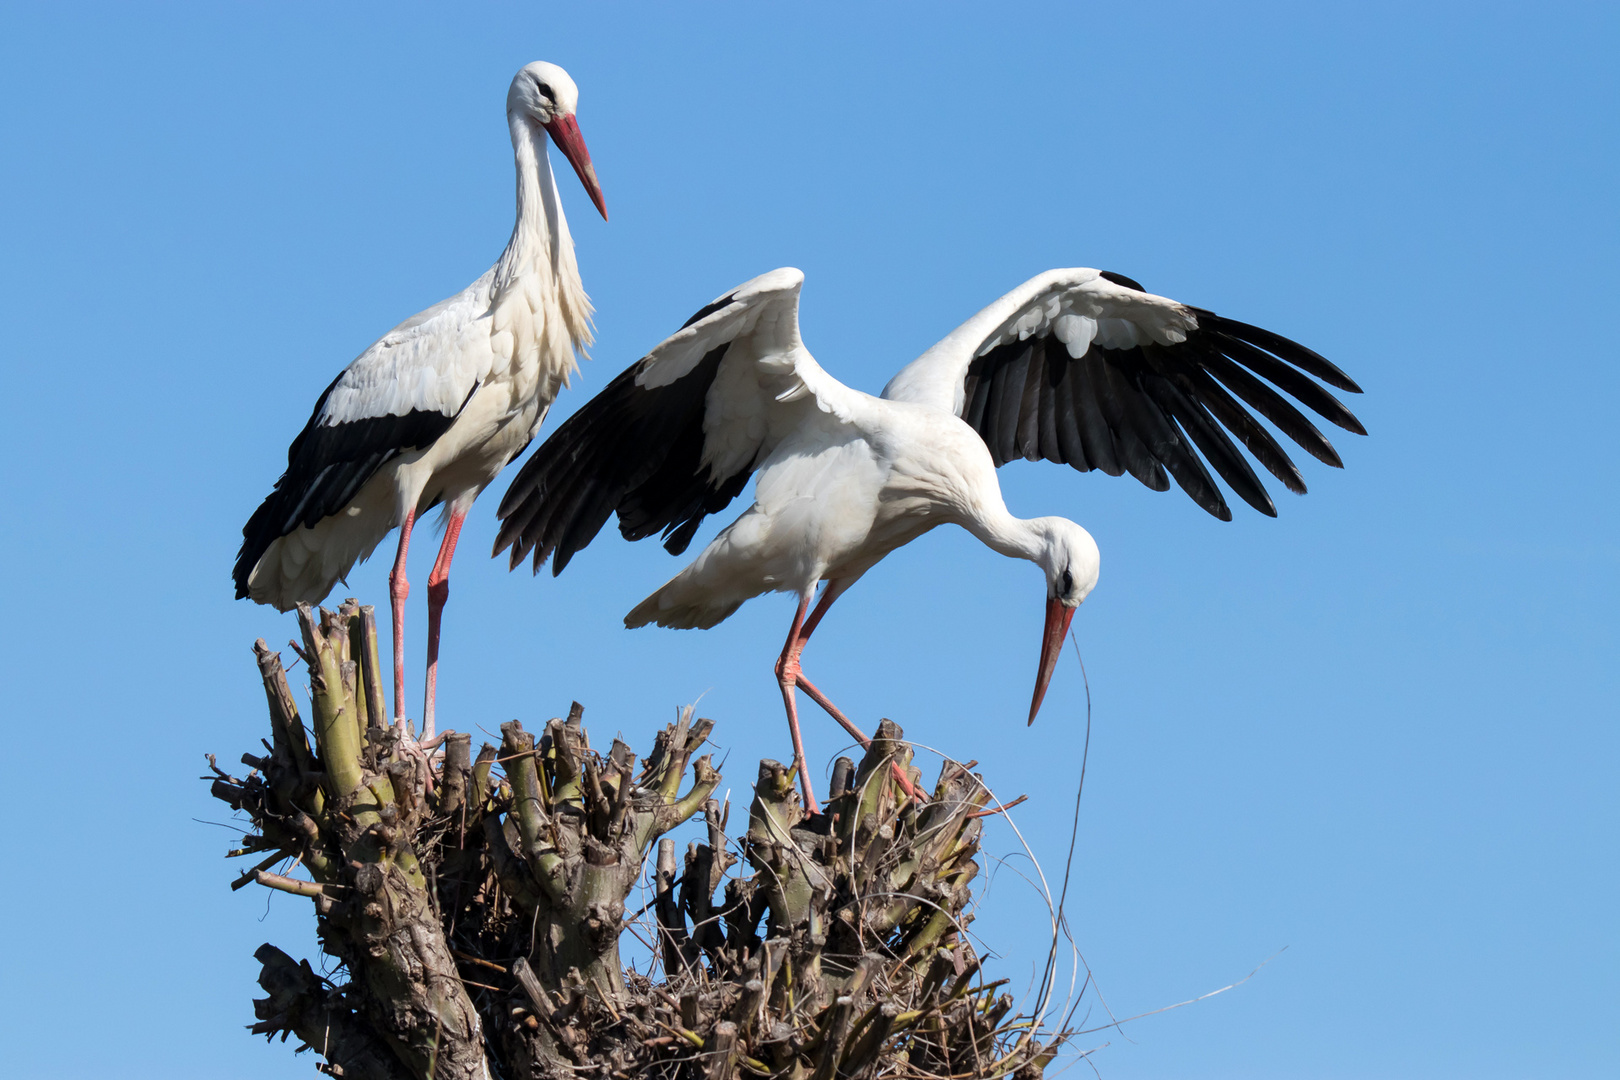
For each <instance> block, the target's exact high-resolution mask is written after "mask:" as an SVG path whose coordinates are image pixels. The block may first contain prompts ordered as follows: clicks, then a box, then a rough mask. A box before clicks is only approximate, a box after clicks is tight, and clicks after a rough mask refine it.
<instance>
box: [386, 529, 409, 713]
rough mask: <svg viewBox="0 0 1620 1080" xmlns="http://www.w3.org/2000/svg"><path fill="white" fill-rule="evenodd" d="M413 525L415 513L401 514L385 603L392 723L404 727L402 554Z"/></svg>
mask: <svg viewBox="0 0 1620 1080" xmlns="http://www.w3.org/2000/svg"><path fill="white" fill-rule="evenodd" d="M415 524H416V510H415V508H412V509H410V510H407V511H406V512H405V520H404V521H403V522H401V523H400V526H399V551H398V552H397V553H396V554H395V555H394V569H393V570H392V571H391V572H390V573H389V575H388V599H389V600H390V602H391V603H392V604H393V608H394V720H395V722H397V723H399V724H400V725H401V726H403V725H404V723H405V598H406V597H408V596H410V595H411V583H410V582H409V581H407V580H406V578H405V553H406V552H407V551H409V550H410V549H411V526H413V525H415Z"/></svg>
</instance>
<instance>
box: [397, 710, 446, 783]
mask: <svg viewBox="0 0 1620 1080" xmlns="http://www.w3.org/2000/svg"><path fill="white" fill-rule="evenodd" d="M394 731H395V732H396V733H397V735H398V739H399V741H398V743H397V744H396V746H397V747H398V749H399V752H400V753H402V754H404V755H405V756H406V757H408V758H411V759H412V760H413V761H415V762H416V771H417V775H418V776H419V777H421V779H422V791H423V792H424V793H428V794H431V793H432V791H433V781H434V772H433V765H434V760H435V759H436V758H438V757H441V756H442V755H439V754H435V753H434V751H436V750H438V749H439V747H440V746H441V745H443V743H444V740H445V738H446V736H448V735H449V734H450V732H448V731H443V732H440V733H438V734H437V735H431V734H428V733H427V732H423V733H422V735H421V737H418V736H416V735H415V734H414V733H412V731H411V726H410V721H409V720H405V719H403V718H401V719H398V720H395V721H394Z"/></svg>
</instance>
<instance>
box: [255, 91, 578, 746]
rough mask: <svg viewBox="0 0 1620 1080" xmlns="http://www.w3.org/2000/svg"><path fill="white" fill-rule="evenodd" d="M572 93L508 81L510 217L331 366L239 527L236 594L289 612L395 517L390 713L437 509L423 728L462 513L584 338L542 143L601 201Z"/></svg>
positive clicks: (557, 383)
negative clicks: (423, 533)
mask: <svg viewBox="0 0 1620 1080" xmlns="http://www.w3.org/2000/svg"><path fill="white" fill-rule="evenodd" d="M577 99H578V90H577V88H576V87H575V86H574V84H573V81H572V80H571V79H570V78H569V77H568V75H567V73H566V72H564V71H563V70H562V69H561V68H558V67H556V66H555V65H553V64H546V63H535V64H530V65H528V66H526V67H524V68H523V69H522V70H521V71H519V72H518V74H517V75H516V77H514V79H513V80H512V85H511V89H510V90H509V91H508V94H507V103H506V116H507V124H508V127H509V128H510V133H511V138H512V152H513V159H514V164H515V167H516V172H517V220H516V223H515V224H514V226H513V228H512V236H511V239H510V240H509V241H508V242H507V245H506V249H505V250H504V251H503V252H502V253H501V256H500V258H499V259H498V260H497V261H496V263H495V265H494V266H493V267H491V268H490V269H489V270H488V271H486V272H485V273H484V274H483V275H482V276H481V277H479V278H478V280H477V281H475V282H473V283H472V284H471V285H470V286H468V287H467V288H466V289H465V290H463V291H462V292H460V293H457V294H456V295H455V296H452V297H450V298H449V299H448V300H445V301H442V302H441V303H438V304H435V305H434V306H433V307H430V308H428V309H427V310H425V311H422V312H419V313H418V314H416V315H413V316H412V317H411V318H409V319H407V320H405V321H404V322H402V323H400V324H399V325H398V326H396V327H395V328H394V329H392V330H390V331H389V332H388V333H387V334H385V335H383V336H382V337H381V338H380V339H378V340H377V341H376V342H375V343H373V344H372V345H371V346H370V347H369V348H367V349H366V350H365V351H364V352H362V353H361V354H360V355H359V357H357V358H356V359H355V360H354V362H353V363H351V364H350V365H349V366H348V367H347V368H345V369H344V371H343V372H342V374H340V375H339V376H338V377H337V379H336V380H335V381H334V382H333V383H332V385H331V386H329V387H328V388H327V390H326V392H325V393H324V394H323V395H322V396H321V399H320V401H319V402H318V403H317V405H316V407H315V411H314V414H313V415H312V416H311V417H310V419H309V423H308V425H306V427H305V429H304V431H303V433H302V434H300V435H299V437H298V438H297V439H296V440H295V441H294V442H293V445H292V447H291V448H290V449H289V451H288V467H287V472H286V473H285V474H284V475H283V476H282V478H281V480H279V481H278V482H277V484H276V491H275V492H274V493H273V494H272V495H271V496H270V497H269V498H268V499H266V500H265V501H264V503H263V505H261V506H260V508H259V510H258V511H256V512H255V513H254V515H253V517H252V518H251V519H250V520H249V521H248V524H247V526H246V528H244V530H243V546H242V552H241V554H240V555H239V556H238V560H237V567H236V585H237V595H238V596H244V597H250V598H251V599H253V600H256V601H258V602H259V603H264V604H271V605H274V606H275V607H276V608H278V609H280V610H283V611H285V610H288V609H289V608H291V607H293V606H295V605H297V604H299V603H318V602H320V601H321V600H322V599H324V598H325V597H326V595H327V594H328V593H329V592H330V591H331V590H332V587H333V586H334V585H335V584H336V583H337V582H338V581H340V580H342V579H343V578H344V577H345V576H346V575H347V574H348V572H349V570H350V568H352V567H353V566H354V564H355V563H356V562H357V561H359V560H362V559H365V558H367V557H368V556H369V555H370V554H371V553H372V551H373V550H374V549H375V548H376V546H377V544H378V543H379V542H380V541H381V540H382V539H383V537H385V536H386V535H388V533H389V532H390V531H391V530H393V529H395V528H398V529H400V545H399V550H398V553H397V555H396V559H395V566H394V572H393V574H392V575H391V578H390V591H391V594H392V599H393V602H394V630H395V634H394V639H395V640H394V653H395V679H394V685H395V694H396V701H395V711H396V715H398V716H401V717H403V715H404V713H403V702H402V701H400V700H398V698H399V696H400V694H401V691H402V689H403V661H402V659H401V653H400V649H401V644H400V639H401V637H402V635H403V621H402V620H403V615H402V611H403V604H404V599H405V596H406V594H407V593H408V584H407V582H406V580H405V556H406V553H407V549H408V546H409V542H410V534H411V528H412V525H413V523H414V521H415V519H416V516H417V515H418V514H420V513H422V512H424V511H425V510H427V509H428V508H429V507H431V506H433V505H436V504H442V505H443V506H444V509H445V521H446V522H447V530H446V535H445V541H444V544H443V546H442V547H441V550H440V554H439V559H438V561H437V562H436V563H435V566H434V572H433V574H432V575H430V577H429V581H428V584H429V629H428V638H429V645H428V675H427V679H428V685H427V698H426V704H425V709H424V717H423V720H424V729H425V730H428V731H431V727H432V712H433V687H434V672H435V670H436V668H435V664H436V658H437V644H438V618H439V610H440V608H441V607H442V605H443V602H444V598H445V596H446V595H447V594H448V582H447V580H446V579H447V575H448V572H449V564H450V559H451V558H452V556H453V555H454V551H455V543H456V537H457V535H458V534H459V531H460V527H461V522H462V520H463V519H464V518H465V516H466V513H467V510H468V508H469V507H470V506H471V505H472V502H473V500H474V499H476V498H477V497H478V494H479V492H481V491H482V490H483V489H484V488H485V487H487V486H488V485H489V483H490V481H492V480H494V479H495V477H496V476H497V475H498V474H499V473H500V471H501V470H502V469H503V468H505V467H506V465H507V464H508V463H509V462H511V461H512V459H513V458H515V457H516V456H517V455H518V454H519V453H521V452H522V450H523V448H524V447H525V446H527V445H528V444H529V441H530V440H531V439H533V437H534V435H535V433H536V432H537V431H538V430H539V429H540V425H541V423H542V421H544V419H545V416H546V412H547V410H548V409H549V408H550V407H551V403H552V401H553V400H555V398H556V396H557V393H558V392H559V391H560V390H561V389H562V388H563V387H564V386H566V385H567V384H568V378H569V376H570V375H571V374H572V373H573V372H574V371H575V370H576V368H577V363H576V353H578V352H580V351H582V350H583V349H584V348H585V346H587V345H588V344H589V343H590V340H591V321H590V316H591V304H590V301H589V299H588V298H587V297H586V295H585V289H584V286H583V284H582V283H581V281H580V277H579V267H578V264H577V263H576V262H575V258H574V242H573V238H572V237H571V236H570V235H569V231H568V221H567V219H566V218H565V217H564V215H563V211H562V203H561V199H560V197H559V195H558V191H557V182H556V178H555V176H554V175H553V173H552V169H551V162H550V159H549V157H548V155H547V152H546V147H547V143H548V140H547V134H548V132H549V133H550V135H551V136H552V139H554V140H555V141H557V143H558V145H559V147H560V148H561V149H562V150H563V152H564V153H565V154H566V155H567V156H568V158H569V160H570V161H571V163H572V164H573V165H574V168H575V171H576V172H578V173H579V176H580V179H581V181H582V182H583V183H584V184H585V185H586V189H587V191H589V192H590V194H591V197H592V198H593V200H595V201H596V204H597V207H598V209H602V211H603V215H604V216H606V210H605V209H603V203H602V199H601V190H600V187H599V186H598V185H597V183H596V175H595V170H594V168H593V167H592V166H591V163H590V156H589V154H588V153H587V152H586V151H585V148H584V142H583V140H582V139H581V138H580V136H579V129H578V126H577V124H576V123H575V121H574V108H575V104H576V102H577Z"/></svg>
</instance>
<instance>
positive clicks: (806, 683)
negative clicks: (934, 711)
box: [793, 581, 921, 801]
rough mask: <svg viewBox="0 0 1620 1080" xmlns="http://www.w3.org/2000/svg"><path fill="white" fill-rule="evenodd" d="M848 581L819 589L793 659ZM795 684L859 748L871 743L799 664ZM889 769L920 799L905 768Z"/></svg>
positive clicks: (900, 782) (832, 583)
mask: <svg viewBox="0 0 1620 1080" xmlns="http://www.w3.org/2000/svg"><path fill="white" fill-rule="evenodd" d="M850 584H851V583H850V582H845V581H831V582H828V583H827V587H826V588H825V589H823V590H822V591H821V600H820V602H819V603H817V604H816V610H815V611H813V612H811V614H810V617H809V618H808V619H806V620H805V622H804V626H803V628H801V629H800V631H799V647H798V649H795V650H794V653H793V656H794V660H795V661H797V659H798V656H799V653H800V652H802V651H803V650H804V646H805V643H806V642H807V641H809V640H810V635H811V634H812V633H814V632H815V629H816V627H817V626H819V625H820V624H821V620H822V618H823V617H824V616H825V615H826V614H827V609H828V608H830V607H832V604H833V601H834V600H836V599H838V597H839V596H841V595H842V594H843V592H844V590H845V589H847V588H849V586H850ZM795 667H797V664H795ZM795 684H796V685H797V686H798V687H799V689H801V690H803V691H804V692H805V693H807V694H809V695H810V700H812V701H814V702H815V703H816V704H817V705H820V706H821V707H822V709H824V710H825V711H826V713H827V715H828V716H830V717H832V718H833V719H834V720H836V721H838V723H839V725H840V726H841V727H843V729H844V730H845V731H847V732H849V733H850V734H851V735H853V736H854V737H855V741H856V742H858V743H860V744H861V748H862V749H865V748H866V747H868V746H871V745H872V740H871V739H869V738H867V737H866V735H865V733H864V732H862V731H861V729H860V728H858V727H856V726H855V725H854V724H853V723H851V722H850V719H849V717H847V716H845V715H844V714H843V713H842V712H840V711H839V709H838V706H836V705H834V704H833V703H832V701H831V700H829V699H828V697H827V695H826V694H823V693H822V692H821V691H820V690H818V689H816V685H815V684H814V683H812V682H811V681H810V680H809V679H808V678H806V677H805V674H804V671H803V669H802V668H800V669H799V670H798V673H797V677H796V679H795ZM889 770H890V771H891V772H892V773H894V779H895V782H896V783H898V784H899V785H900V789H901V790H902V791H904V792H905V793H906V794H907V795H909V796H910V797H911V798H913V799H916V800H918V801H921V796H920V795H918V793H917V790H916V788H914V787H912V785H911V779H910V777H908V776H906V774H905V771H904V770H903V769H901V768H900V766H899V765H895V764H891V765H890V766H889Z"/></svg>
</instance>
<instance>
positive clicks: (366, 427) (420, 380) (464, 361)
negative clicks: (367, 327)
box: [233, 285, 490, 599]
mask: <svg viewBox="0 0 1620 1080" xmlns="http://www.w3.org/2000/svg"><path fill="white" fill-rule="evenodd" d="M477 289H478V285H474V286H473V288H472V289H469V290H467V291H466V292H463V293H460V294H458V295H456V296H454V297H451V298H450V299H449V300H445V301H443V302H442V303H439V304H435V305H434V306H433V307H430V308H428V309H427V310H426V311H423V312H421V313H420V314H417V315H414V316H412V317H411V318H410V319H408V320H406V321H405V322H403V323H401V324H400V325H399V326H396V327H395V328H394V329H392V330H390V331H389V332H388V333H387V334H385V335H383V337H382V338H380V339H378V340H377V341H376V342H375V343H374V344H372V345H371V346H370V347H369V348H368V349H366V351H365V352H363V353H361V354H360V355H359V356H358V357H356V358H355V360H354V362H353V363H351V364H350V365H349V366H348V367H346V368H344V369H343V371H342V373H341V374H339V375H338V377H337V378H336V379H333V380H332V382H331V384H330V385H329V386H327V388H326V389H325V391H323V392H322V393H321V396H320V398H319V400H317V401H316V402H315V409H314V411H313V412H311V413H310V417H309V421H308V423H306V424H305V425H304V430H302V431H300V432H299V433H298V437H297V438H295V439H293V441H292V445H291V446H289V447H288V448H287V471H286V472H284V473H282V474H281V478H280V479H279V480H277V481H276V484H275V489H274V490H273V491H272V492H271V493H270V495H269V496H268V497H266V498H265V500H264V502H262V503H261V504H260V505H259V508H258V509H257V510H255V511H254V512H253V515H252V516H251V517H250V518H248V522H247V524H246V525H245V526H243V528H242V548H241V550H240V551H239V552H238V553H237V557H236V568H235V571H234V575H233V576H234V577H235V580H236V595H237V598H238V599H241V598H243V597H246V596H247V595H248V578H249V577H250V576H251V575H252V573H253V567H254V565H255V564H256V563H257V562H258V561H259V558H260V557H261V556H262V555H263V554H264V553H265V551H266V550H267V549H268V548H269V546H270V545H271V544H272V543H274V542H275V541H276V540H277V539H279V538H280V537H283V536H286V535H287V534H288V533H290V532H292V531H293V530H294V529H297V528H299V527H301V526H303V527H309V526H314V525H315V524H316V523H317V522H319V521H320V520H321V519H322V518H325V517H330V516H331V515H333V514H336V513H338V512H339V511H341V510H342V509H343V508H344V507H345V506H346V505H348V503H349V502H350V501H351V500H352V499H353V498H354V497H355V496H356V495H357V494H358V493H359V491H360V489H361V488H362V487H364V486H365V483H366V481H368V480H370V479H371V478H372V476H374V475H376V472H377V470H378V469H380V468H382V467H383V465H384V464H386V463H387V462H389V461H390V460H392V459H393V458H395V457H397V456H399V455H400V454H402V453H406V452H407V451H411V450H418V449H424V448H426V447H428V446H431V445H432V444H433V443H434V442H435V441H436V440H437V439H438V438H439V437H440V436H441V435H443V434H444V433H445V432H446V431H447V430H449V428H450V425H451V424H452V423H454V422H455V419H456V417H457V416H459V415H460V413H461V410H462V409H463V408H465V407H466V405H467V402H468V401H469V400H470V399H471V398H472V395H473V392H474V391H476V390H477V389H478V387H479V385H480V383H481V382H482V380H483V379H484V378H486V377H487V376H488V374H489V356H490V350H489V348H488V345H487V341H488V337H489V331H488V326H487V323H485V322H479V321H478V319H477V316H478V315H479V314H480V304H479V302H478V297H477V296H475V295H474V294H475V292H476V291H477ZM479 335H482V338H481V339H480V337H479ZM480 340H481V341H482V342H484V343H486V344H484V345H483V347H482V348H480V347H479V345H480Z"/></svg>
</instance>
